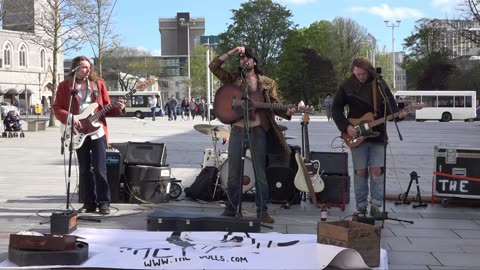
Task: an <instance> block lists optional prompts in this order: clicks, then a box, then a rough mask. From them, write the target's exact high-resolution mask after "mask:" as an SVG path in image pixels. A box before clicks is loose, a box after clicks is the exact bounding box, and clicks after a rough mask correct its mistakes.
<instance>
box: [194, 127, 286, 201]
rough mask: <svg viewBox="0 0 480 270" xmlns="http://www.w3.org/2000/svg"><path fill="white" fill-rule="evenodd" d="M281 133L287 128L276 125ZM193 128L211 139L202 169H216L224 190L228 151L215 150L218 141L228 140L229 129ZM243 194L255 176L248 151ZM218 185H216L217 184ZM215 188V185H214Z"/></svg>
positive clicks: (253, 181) (204, 154)
mask: <svg viewBox="0 0 480 270" xmlns="http://www.w3.org/2000/svg"><path fill="white" fill-rule="evenodd" d="M278 126H279V128H280V130H281V131H282V132H285V131H286V130H287V129H288V128H287V127H286V126H283V125H278ZM193 128H194V129H195V130H196V131H198V132H200V133H202V134H205V135H209V136H210V137H212V144H213V149H212V148H207V149H205V150H204V151H203V164H202V168H205V167H207V166H213V167H217V168H218V170H219V171H220V179H221V183H220V184H221V186H222V188H223V189H226V183H227V181H228V151H223V150H220V149H217V143H218V141H219V140H228V138H229V137H230V128H229V127H228V128H227V127H225V126H223V125H207V124H198V125H195V126H193ZM293 138H295V137H292V136H285V139H293ZM242 183H243V186H242V190H243V193H246V192H247V191H249V190H251V189H252V188H253V187H254V186H255V175H254V168H253V163H252V159H251V155H250V151H249V149H247V153H246V158H245V165H244V179H243V180H242ZM217 184H218V183H217ZM215 186H217V185H215Z"/></svg>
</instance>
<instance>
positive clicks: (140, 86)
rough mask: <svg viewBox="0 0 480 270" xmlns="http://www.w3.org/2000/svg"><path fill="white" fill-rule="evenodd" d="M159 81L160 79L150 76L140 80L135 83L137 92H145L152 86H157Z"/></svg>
mask: <svg viewBox="0 0 480 270" xmlns="http://www.w3.org/2000/svg"><path fill="white" fill-rule="evenodd" d="M157 81H158V78H157V77H155V76H148V77H147V78H146V79H145V78H139V79H137V81H136V82H135V87H134V88H135V90H136V91H144V90H145V89H147V87H149V86H150V85H154V84H156V83H157Z"/></svg>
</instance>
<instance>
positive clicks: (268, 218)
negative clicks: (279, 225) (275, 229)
mask: <svg viewBox="0 0 480 270" xmlns="http://www.w3.org/2000/svg"><path fill="white" fill-rule="evenodd" d="M257 218H259V219H260V221H261V222H262V223H275V219H273V218H272V217H271V216H270V215H269V214H268V213H267V212H263V213H261V214H260V213H257Z"/></svg>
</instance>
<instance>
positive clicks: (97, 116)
mask: <svg viewBox="0 0 480 270" xmlns="http://www.w3.org/2000/svg"><path fill="white" fill-rule="evenodd" d="M135 91H136V90H135V89H131V90H130V92H128V93H127V94H125V95H124V96H122V98H123V99H128V98H130V97H131V96H132V95H133V94H134V93H135ZM114 106H115V104H114V103H112V102H110V104H108V105H107V106H105V107H103V108H102V109H101V110H99V111H98V112H96V113H94V114H92V115H90V116H89V117H88V120H89V121H90V122H92V123H93V122H96V121H98V120H99V119H100V117H102V116H104V115H105V114H106V113H107V112H108V111H110V110H111V109H112V108H113V107H114Z"/></svg>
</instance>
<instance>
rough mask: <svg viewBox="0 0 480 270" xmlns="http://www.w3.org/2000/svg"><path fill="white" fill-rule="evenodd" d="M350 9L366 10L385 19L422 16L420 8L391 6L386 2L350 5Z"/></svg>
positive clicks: (354, 10) (356, 10)
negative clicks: (373, 4) (381, 3)
mask: <svg viewBox="0 0 480 270" xmlns="http://www.w3.org/2000/svg"><path fill="white" fill-rule="evenodd" d="M350 10H351V11H352V12H367V13H369V14H372V15H376V16H380V17H382V18H384V19H386V20H403V19H420V18H422V17H423V14H422V12H421V11H420V10H417V9H413V8H408V7H396V8H392V7H390V6H389V5H387V4H383V5H381V6H372V7H363V6H354V7H351V8H350Z"/></svg>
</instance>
